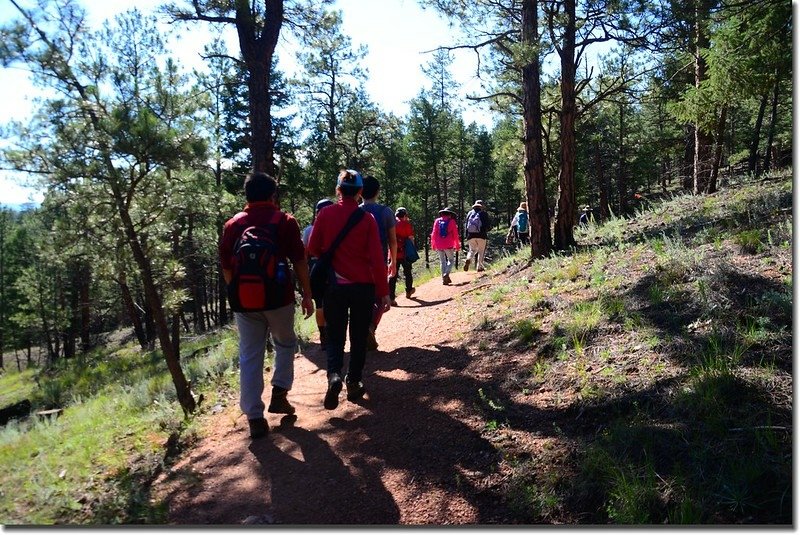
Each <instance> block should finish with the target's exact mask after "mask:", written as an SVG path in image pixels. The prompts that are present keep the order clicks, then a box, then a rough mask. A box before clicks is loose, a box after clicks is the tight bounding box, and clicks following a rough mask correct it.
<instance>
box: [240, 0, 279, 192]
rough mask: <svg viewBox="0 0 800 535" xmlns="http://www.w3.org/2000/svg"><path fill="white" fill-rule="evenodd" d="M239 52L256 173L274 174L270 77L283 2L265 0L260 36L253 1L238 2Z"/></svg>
mask: <svg viewBox="0 0 800 535" xmlns="http://www.w3.org/2000/svg"><path fill="white" fill-rule="evenodd" d="M235 5H236V31H237V33H238V36H239V49H240V51H241V53H242V58H243V59H244V63H245V65H247V71H248V74H249V77H248V80H247V87H248V89H249V105H250V131H251V139H250V150H251V154H252V157H253V170H255V171H263V172H266V173H268V174H270V175H273V176H274V175H275V161H274V158H273V141H272V116H271V104H272V99H271V97H270V93H269V88H270V76H271V70H272V56H273V54H274V53H275V45H276V44H277V42H278V35H279V34H280V31H281V25H282V24H283V0H264V8H265V13H264V15H263V24H264V27H263V29H262V31H261V33H260V35H259V34H258V30H257V27H258V25H257V24H256V22H257V21H256V20H255V16H256V14H255V13H254V12H253V11H252V10H251V9H250V2H241V1H237V2H235Z"/></svg>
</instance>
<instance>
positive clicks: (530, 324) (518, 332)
mask: <svg viewBox="0 0 800 535" xmlns="http://www.w3.org/2000/svg"><path fill="white" fill-rule="evenodd" d="M540 327H541V326H540V325H538V324H537V323H536V322H534V321H533V320H530V319H527V318H526V319H521V320H518V321H517V322H515V323H514V325H513V326H512V330H513V332H514V337H515V338H517V339H518V340H519V341H520V343H522V344H524V345H528V344H530V343H531V342H532V341H533V340H534V339H535V338H536V336H537V335H538V334H539V333H540Z"/></svg>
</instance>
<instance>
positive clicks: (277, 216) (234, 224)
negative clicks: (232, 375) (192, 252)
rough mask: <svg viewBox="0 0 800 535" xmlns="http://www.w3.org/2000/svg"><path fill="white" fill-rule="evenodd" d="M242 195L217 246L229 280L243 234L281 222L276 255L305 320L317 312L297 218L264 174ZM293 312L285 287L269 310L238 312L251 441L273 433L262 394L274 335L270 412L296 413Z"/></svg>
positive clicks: (243, 401) (243, 400)
mask: <svg viewBox="0 0 800 535" xmlns="http://www.w3.org/2000/svg"><path fill="white" fill-rule="evenodd" d="M244 191H245V198H246V199H247V204H246V205H245V207H244V210H242V211H241V212H239V213H238V214H236V215H235V216H233V217H232V218H230V219H229V220H228V221H227V222H226V223H225V227H224V228H223V231H222V239H221V240H220V244H219V258H220V263H221V264H222V274H223V276H224V278H225V282H226V283H228V284H230V283H231V281H232V280H233V279H234V277H235V265H236V260H235V256H236V244H237V242H238V241H239V239H240V237H241V236H242V234H243V233H244V232H245V230H246V229H248V228H252V227H254V226H255V227H265V228H268V227H270V226H271V225H272V223H273V221H277V224H276V227H275V228H276V230H275V235H276V238H277V240H276V241H277V253H278V256H279V257H280V258H282V259H287V260H289V261H290V262H291V263H292V265H293V266H294V269H295V274H296V275H297V279H298V281H299V282H300V287H301V288H302V294H303V298H302V302H301V309H302V311H303V314H304V315H305V317H306V318H308V317H310V316H311V314H313V313H314V304H313V302H312V300H311V284H310V282H309V279H308V265H307V263H306V255H305V250H304V249H303V242H302V240H301V239H300V227H299V226H298V224H297V220H296V219H295V218H294V217H292V216H291V215H289V214H287V213H285V212H282V211H281V210H280V209H279V208H278V205H277V204H276V197H277V194H278V184H277V183H276V181H275V179H274V178H272V177H271V176H269V175H267V174H266V173H251V174H249V175H248V176H247V178H246V179H245V181H244ZM286 276H287V280H291V273H287V274H286ZM294 308H295V294H294V285H293V284H286V285H285V287H284V291H283V295H282V296H280V297H279V298H276V302H274V303H270V305H269V306H268V307H267V309H266V310H259V311H255V312H235V313H234V317H235V318H236V326H237V327H238V330H239V380H240V386H241V389H240V390H241V392H240V398H239V406H240V407H241V409H242V412H244V413H245V414H246V415H247V421H248V424H249V425H250V437H251V438H253V439H256V438H261V437H263V436H264V435H266V434H267V432H268V431H269V425H268V424H267V421H266V420H265V419H264V402H263V401H262V399H261V395H262V393H263V391H264V350H265V348H266V346H267V341H268V338H269V335H270V331H271V332H272V337H273V339H274V340H275V364H274V367H273V368H274V369H273V372H272V381H271V382H272V398H271V400H270V404H269V408H268V411H269V412H271V413H278V414H294V412H295V409H294V407H293V406H292V404H291V403H289V401H288V400H287V393H288V392H289V390H291V388H292V383H293V382H294V354H295V351H296V349H297V336H296V334H295V331H294V316H295V310H294Z"/></svg>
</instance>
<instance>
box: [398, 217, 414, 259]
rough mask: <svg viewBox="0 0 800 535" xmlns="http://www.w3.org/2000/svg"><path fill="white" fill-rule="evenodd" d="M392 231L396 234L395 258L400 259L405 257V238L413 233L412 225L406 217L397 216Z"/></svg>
mask: <svg viewBox="0 0 800 535" xmlns="http://www.w3.org/2000/svg"><path fill="white" fill-rule="evenodd" d="M394 232H395V234H396V235H397V259H398V260H402V259H404V258H405V257H406V240H407V239H408V238H410V237H411V236H413V235H414V227H412V226H411V221H410V220H409V219H408V218H406V219H399V218H398V219H397V225H395V227H394Z"/></svg>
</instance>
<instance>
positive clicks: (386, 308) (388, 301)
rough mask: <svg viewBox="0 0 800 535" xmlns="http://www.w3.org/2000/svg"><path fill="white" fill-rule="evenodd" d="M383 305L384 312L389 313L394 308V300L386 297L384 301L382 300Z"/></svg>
mask: <svg viewBox="0 0 800 535" xmlns="http://www.w3.org/2000/svg"><path fill="white" fill-rule="evenodd" d="M381 305H382V306H383V311H384V312H389V310H390V309H391V308H392V299H391V298H390V297H389V296H388V295H384V296H383V299H381Z"/></svg>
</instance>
